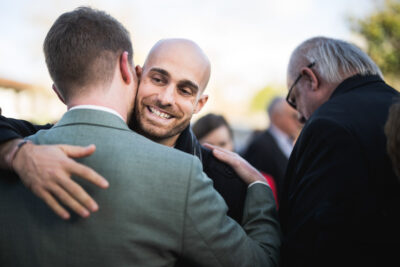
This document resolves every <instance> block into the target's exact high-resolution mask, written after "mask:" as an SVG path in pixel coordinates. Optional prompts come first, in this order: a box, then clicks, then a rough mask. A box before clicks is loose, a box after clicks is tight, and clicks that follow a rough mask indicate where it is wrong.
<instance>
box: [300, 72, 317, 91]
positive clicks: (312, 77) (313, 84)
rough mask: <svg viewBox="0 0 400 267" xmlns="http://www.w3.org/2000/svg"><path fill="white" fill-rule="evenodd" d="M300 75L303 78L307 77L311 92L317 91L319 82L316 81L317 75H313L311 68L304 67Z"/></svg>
mask: <svg viewBox="0 0 400 267" xmlns="http://www.w3.org/2000/svg"><path fill="white" fill-rule="evenodd" d="M301 74H302V75H304V76H305V77H307V78H308V79H309V80H310V82H311V89H312V90H313V91H316V90H318V89H319V86H320V82H319V80H318V77H317V75H315V73H314V72H313V70H312V69H311V68H308V67H304V68H302V69H301Z"/></svg>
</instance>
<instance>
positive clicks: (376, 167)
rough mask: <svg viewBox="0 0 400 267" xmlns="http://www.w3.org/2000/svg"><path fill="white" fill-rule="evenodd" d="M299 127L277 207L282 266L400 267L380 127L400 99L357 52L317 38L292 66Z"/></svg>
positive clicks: (391, 183) (394, 188) (398, 195)
mask: <svg viewBox="0 0 400 267" xmlns="http://www.w3.org/2000/svg"><path fill="white" fill-rule="evenodd" d="M287 84H288V87H289V92H288V96H287V101H288V103H289V104H290V105H291V106H293V107H294V108H296V109H297V111H299V113H300V116H301V119H302V120H303V121H305V122H306V123H305V126H304V128H303V131H302V133H301V135H300V137H299V139H298V141H297V143H296V145H295V147H294V150H293V152H292V155H291V157H290V159H289V164H288V169H287V173H286V177H285V185H284V189H283V194H282V197H281V202H280V216H281V223H282V228H283V233H284V241H283V242H284V243H283V247H282V254H281V258H282V265H283V266H296V267H300V266H307V267H310V266H400V263H399V257H397V253H398V251H399V247H400V245H399V244H400V235H399V227H400V219H399V217H400V216H399V215H400V184H399V183H398V181H397V180H396V177H395V175H394V173H393V170H392V167H391V163H390V160H389V158H388V156H387V153H386V149H385V144H386V138H385V135H384V130H383V129H384V124H385V121H386V119H387V116H388V109H389V106H390V105H391V103H392V101H393V99H394V98H395V97H398V96H399V93H398V92H397V91H396V90H394V89H393V88H391V87H390V86H388V85H387V84H386V83H385V82H384V81H383V77H382V74H381V71H380V70H379V68H378V67H377V66H376V64H375V63H374V62H373V61H372V60H371V59H370V58H369V57H368V56H367V55H366V54H365V53H364V52H362V51H361V50H360V49H359V48H357V47H356V46H354V45H352V44H350V43H347V42H344V41H341V40H336V39H331V38H324V37H316V38H312V39H309V40H306V41H305V42H303V43H302V44H300V45H299V46H298V47H297V48H296V49H295V50H294V52H293V53H292V56H291V58H290V62H289V66H288V72H287Z"/></svg>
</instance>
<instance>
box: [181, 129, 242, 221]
mask: <svg viewBox="0 0 400 267" xmlns="http://www.w3.org/2000/svg"><path fill="white" fill-rule="evenodd" d="M175 148H176V149H179V150H181V151H184V152H187V153H189V154H192V155H195V156H197V157H199V158H200V160H201V162H202V163H203V170H204V172H205V173H206V174H207V176H208V177H209V178H210V179H211V180H213V182H214V188H215V190H217V191H218V193H219V194H220V195H221V196H222V197H223V198H224V200H225V202H226V204H227V206H228V215H229V216H230V217H231V218H233V219H235V220H236V221H237V222H238V223H239V224H240V223H241V221H242V215H243V207H244V201H245V198H246V192H247V185H246V184H245V183H244V182H243V181H242V180H241V179H240V178H239V176H238V175H237V174H236V173H235V171H234V170H233V169H232V168H231V167H230V166H228V165H227V164H225V163H223V162H221V161H219V160H218V159H217V158H215V157H214V155H213V154H212V151H211V150H209V149H208V148H205V147H204V146H202V145H200V143H199V141H198V140H197V138H196V136H195V135H194V134H193V132H192V130H191V129H190V127H187V128H186V129H185V130H184V131H183V132H182V133H181V135H180V136H179V138H178V140H177V142H176V145H175Z"/></svg>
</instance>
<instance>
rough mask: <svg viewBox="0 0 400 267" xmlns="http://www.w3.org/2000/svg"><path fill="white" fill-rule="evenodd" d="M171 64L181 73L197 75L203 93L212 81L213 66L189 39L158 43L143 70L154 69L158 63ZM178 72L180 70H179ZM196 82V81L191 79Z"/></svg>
mask: <svg viewBox="0 0 400 267" xmlns="http://www.w3.org/2000/svg"><path fill="white" fill-rule="evenodd" d="M166 62H170V63H171V64H173V65H175V66H176V67H177V68H180V70H179V72H185V73H191V75H192V76H193V75H196V76H197V77H198V78H197V81H198V83H199V84H197V86H198V87H199V90H200V91H201V92H203V91H204V89H205V88H206V86H207V83H208V81H209V79H210V73H211V65H210V61H209V59H208V58H207V56H206V54H205V53H204V52H203V50H202V49H201V48H200V47H199V46H198V45H197V44H196V43H195V42H193V41H191V40H188V39H163V40H160V41H158V42H157V43H156V44H155V45H154V46H153V48H152V49H151V50H150V53H149V55H148V56H147V59H146V61H145V63H144V66H143V70H144V71H146V69H147V67H149V66H152V67H154V66H155V65H157V63H166ZM177 71H178V69H177ZM191 80H194V79H191Z"/></svg>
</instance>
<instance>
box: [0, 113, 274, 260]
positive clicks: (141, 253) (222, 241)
mask: <svg viewBox="0 0 400 267" xmlns="http://www.w3.org/2000/svg"><path fill="white" fill-rule="evenodd" d="M30 140H32V141H34V142H35V143H37V144H60V143H64V144H73V145H89V144H95V145H96V147H97V149H96V152H95V153H94V154H93V155H92V156H90V157H87V158H84V159H80V160H79V161H80V162H82V163H84V164H86V165H88V166H90V167H92V168H94V169H95V170H96V171H97V172H99V173H100V174H101V175H103V176H104V177H105V178H106V179H107V180H108V181H109V183H110V187H109V188H108V189H106V190H103V189H100V188H97V187H96V186H94V185H91V184H89V183H88V182H85V181H84V180H81V179H79V178H75V177H74V179H76V181H78V182H79V183H80V184H81V185H82V186H83V187H84V189H85V190H87V192H88V193H89V194H90V195H91V196H93V197H94V199H95V200H96V201H97V202H98V204H99V206H100V210H99V211H98V212H96V213H94V214H92V215H91V216H90V218H88V219H83V218H80V217H78V216H77V215H72V218H71V219H70V220H68V221H63V220H61V219H60V218H58V217H57V216H56V215H55V214H54V213H53V212H52V211H51V210H50V209H49V208H48V207H47V206H46V205H45V204H44V203H43V202H42V201H41V200H40V199H38V198H37V197H35V196H34V195H33V194H32V193H31V192H30V190H29V189H27V188H25V186H24V185H22V183H21V182H20V181H19V180H18V179H15V180H14V179H11V177H9V179H0V224H1V227H0V266H24V267H25V266H52V267H53V266H59V267H61V266H86V267H90V266H174V265H176V263H177V262H185V263H189V264H190V265H193V266H229V267H232V266H252V267H254V266H276V265H277V260H278V253H279V246H280V235H279V225H278V222H277V219H276V211H275V204H274V199H273V196H272V192H271V190H270V189H269V188H268V187H267V186H265V185H263V184H255V185H253V186H251V187H250V188H249V189H248V193H247V199H246V203H245V209H244V216H243V217H244V219H243V228H242V227H241V226H239V225H238V224H236V223H235V222H234V221H233V220H232V219H230V218H229V217H227V216H226V212H227V207H226V205H225V202H224V200H223V199H222V198H221V196H220V195H219V194H218V193H217V192H216V191H215V190H214V189H213V186H212V181H211V180H210V179H209V178H208V177H207V176H206V175H205V174H204V173H203V172H202V166H201V163H200V161H199V160H198V159H197V158H195V157H193V156H190V155H188V154H186V153H182V152H180V151H177V150H174V149H171V148H168V147H165V146H162V145H158V144H156V143H154V142H152V141H150V140H148V139H146V138H144V137H142V136H140V135H138V134H136V133H134V132H132V131H131V130H130V129H129V128H128V127H127V125H126V124H125V123H124V121H123V120H121V119H120V118H118V117H117V116H115V115H113V114H111V113H108V112H104V111H99V110H90V109H77V110H71V111H68V112H67V113H66V114H65V115H64V116H63V118H62V119H61V120H60V121H59V123H57V124H56V125H55V126H54V127H53V128H52V129H50V130H47V131H40V132H38V133H37V134H35V135H33V136H31V137H30ZM3 178H5V177H3Z"/></svg>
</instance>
